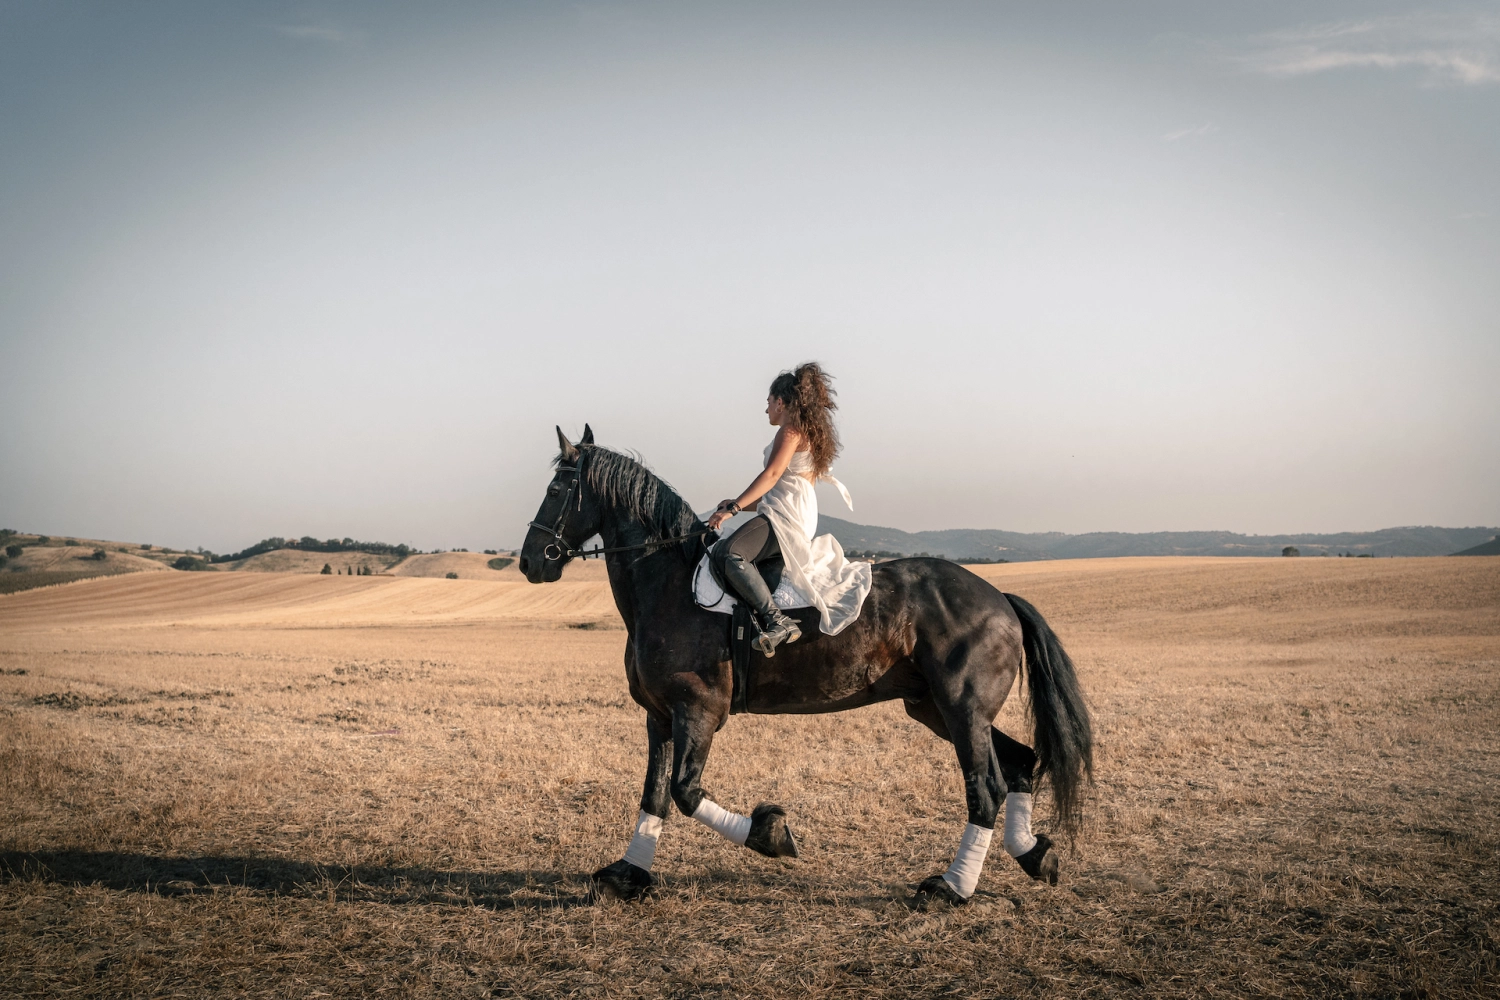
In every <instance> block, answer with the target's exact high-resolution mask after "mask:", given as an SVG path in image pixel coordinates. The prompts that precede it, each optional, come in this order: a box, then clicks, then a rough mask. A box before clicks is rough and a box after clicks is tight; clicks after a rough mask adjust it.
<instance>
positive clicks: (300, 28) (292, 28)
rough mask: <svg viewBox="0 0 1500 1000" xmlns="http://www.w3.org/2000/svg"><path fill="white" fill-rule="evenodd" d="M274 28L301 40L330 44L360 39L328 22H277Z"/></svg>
mask: <svg viewBox="0 0 1500 1000" xmlns="http://www.w3.org/2000/svg"><path fill="white" fill-rule="evenodd" d="M272 30H274V31H276V32H278V33H279V34H282V35H285V36H286V37H288V38H295V39H297V40H298V41H299V42H324V43H327V44H329V45H348V44H351V43H353V42H355V41H358V38H357V36H356V35H355V34H354V33H353V32H350V31H345V30H344V29H342V28H335V27H333V26H332V25H328V24H277V25H273V26H272Z"/></svg>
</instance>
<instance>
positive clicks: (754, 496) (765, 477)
mask: <svg viewBox="0 0 1500 1000" xmlns="http://www.w3.org/2000/svg"><path fill="white" fill-rule="evenodd" d="M801 443H802V435H801V433H799V432H798V431H795V430H793V429H792V428H790V427H782V428H780V429H779V430H777V432H776V440H775V441H773V442H771V458H770V460H769V461H767V462H766V467H765V468H764V469H763V470H761V474H760V475H758V476H756V477H755V480H754V481H753V482H752V483H751V484H750V485H749V486H747V487H745V492H743V493H741V494H740V495H739V496H737V497H735V499H734V502H735V503H736V504H737V505H738V506H739V508H740V510H754V509H755V507H756V505H757V504H759V503H760V498H761V497H763V496H765V495H766V493H767V492H768V491H769V490H770V489H771V487H772V486H775V485H776V481H777V480H778V479H780V478H781V477H782V476H783V475H785V474H786V467H787V466H788V465H790V464H791V463H792V456H793V455H795V454H796V453H797V446H798V445H800V444H801ZM730 516H731V515H730V513H729V512H728V511H726V510H717V511H715V512H714V513H713V515H712V516H711V517H709V519H708V526H709V527H710V528H713V529H714V530H715V531H717V530H718V528H719V525H721V524H723V523H724V522H725V521H726V520H728V519H729V517H730Z"/></svg>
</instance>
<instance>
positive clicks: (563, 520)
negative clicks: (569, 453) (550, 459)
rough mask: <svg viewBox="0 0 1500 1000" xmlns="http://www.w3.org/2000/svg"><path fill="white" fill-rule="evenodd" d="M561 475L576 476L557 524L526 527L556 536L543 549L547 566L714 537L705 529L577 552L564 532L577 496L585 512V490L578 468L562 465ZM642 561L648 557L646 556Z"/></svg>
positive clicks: (578, 506)
mask: <svg viewBox="0 0 1500 1000" xmlns="http://www.w3.org/2000/svg"><path fill="white" fill-rule="evenodd" d="M557 471H558V472H571V473H573V481H572V482H571V483H569V484H568V490H567V492H566V493H564V494H563V503H562V509H560V510H559V511H558V512H557V523H556V524H554V525H553V526H552V527H550V528H549V527H547V526H546V525H545V524H541V523H539V522H537V521H527V522H526V527H528V528H536V529H537V530H538V531H545V532H546V533H547V534H549V535H551V536H552V541H550V542H548V543H547V546H546V548H544V549H542V558H543V559H545V560H546V561H547V562H561V561H562V560H564V559H572V558H574V557H575V556H576V557H579V558H583V559H587V558H588V557H589V556H607V555H610V554H611V553H614V552H639V551H641V550H642V549H658V548H661V547H663V546H666V545H676V544H677V543H678V542H685V541H688V540H689V539H692V538H699V537H701V536H703V535H711V534H713V533H714V531H713V529H712V528H702V529H700V530H698V531H690V532H688V533H687V534H685V535H674V536H673V537H671V538H658V539H656V540H655V541H652V542H641V543H640V544H638V545H615V546H611V547H610V548H607V549H606V548H603V547H599V546H596V547H595V548H592V549H575V548H573V546H571V545H569V544H568V540H567V539H566V538H564V537H563V535H562V530H563V525H565V524H567V523H568V505H569V504H570V503H572V502H573V495H574V494H575V493H576V494H578V505H577V509H578V510H580V511H581V510H583V490H582V489H580V488H579V485H578V480H579V475H578V466H576V465H560V466H558V468H557ZM707 544H712V541H709V542H708V543H707ZM642 558H645V557H644V556H642Z"/></svg>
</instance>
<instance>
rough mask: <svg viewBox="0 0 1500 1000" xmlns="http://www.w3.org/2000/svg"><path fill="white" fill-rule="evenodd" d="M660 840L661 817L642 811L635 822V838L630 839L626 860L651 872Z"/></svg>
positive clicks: (626, 850)
mask: <svg viewBox="0 0 1500 1000" xmlns="http://www.w3.org/2000/svg"><path fill="white" fill-rule="evenodd" d="M660 838H661V817H660V816H653V815H651V814H650V813H648V812H646V811H645V810H644V809H642V810H641V814H640V816H639V817H637V818H636V821H635V836H634V837H631V838H630V846H629V847H627V848H625V860H626V861H629V862H630V863H631V864H633V865H635V866H636V867H637V868H644V869H645V870H646V871H648V872H649V871H650V870H651V862H653V861H655V860H656V842H657V840H659V839H660Z"/></svg>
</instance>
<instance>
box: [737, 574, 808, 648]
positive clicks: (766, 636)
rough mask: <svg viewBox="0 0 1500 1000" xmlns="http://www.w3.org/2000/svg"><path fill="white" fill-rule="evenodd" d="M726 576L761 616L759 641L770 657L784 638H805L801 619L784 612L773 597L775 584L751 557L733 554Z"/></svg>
mask: <svg viewBox="0 0 1500 1000" xmlns="http://www.w3.org/2000/svg"><path fill="white" fill-rule="evenodd" d="M724 579H725V580H726V581H727V582H728V583H729V585H730V586H732V587H733V588H734V589H735V590H736V591H737V592H738V593H739V595H740V597H741V598H742V599H743V600H744V601H745V603H746V604H748V605H750V607H751V609H752V610H754V611H755V616H756V618H758V619H759V620H760V635H759V636H758V637H757V638H756V640H755V644H756V645H757V646H759V647H760V651H761V652H762V653H764V654H765V655H766V657H767V659H769V658H770V657H772V656H775V655H776V647H777V646H779V645H781V644H782V643H783V642H796V641H797V640H798V639H800V638H802V629H801V628H799V627H798V625H797V622H796V621H795V620H794V619H792V618H788V617H787V616H786V615H784V614H782V613H781V609H780V608H778V607H777V606H776V605H775V603H774V602H772V600H771V588H770V587H767V586H766V580H765V577H763V576H761V575H760V570H759V569H757V568H756V566H755V564H754V563H753V562H751V561H750V560H748V559H746V558H745V557H743V556H740V555H730V556H729V558H727V559H725V560H724Z"/></svg>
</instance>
